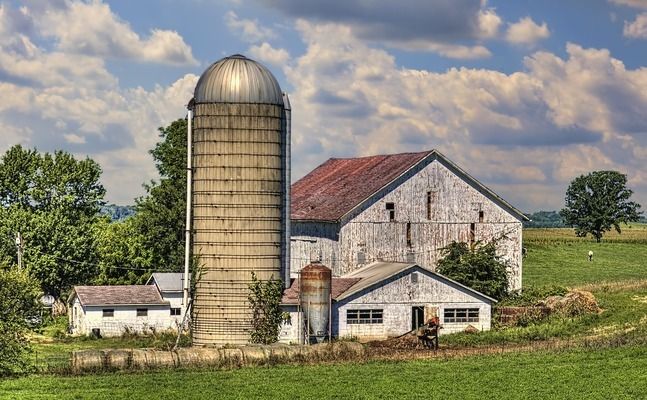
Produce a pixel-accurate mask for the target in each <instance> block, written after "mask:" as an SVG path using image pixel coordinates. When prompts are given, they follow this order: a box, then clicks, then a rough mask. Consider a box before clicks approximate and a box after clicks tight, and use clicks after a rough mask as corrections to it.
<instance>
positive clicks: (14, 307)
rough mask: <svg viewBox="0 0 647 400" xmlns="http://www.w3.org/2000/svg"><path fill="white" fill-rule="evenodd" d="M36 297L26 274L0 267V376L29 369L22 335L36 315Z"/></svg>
mask: <svg viewBox="0 0 647 400" xmlns="http://www.w3.org/2000/svg"><path fill="white" fill-rule="evenodd" d="M40 296H41V292H40V289H39V287H38V283H37V282H36V281H35V280H34V279H33V278H31V277H30V276H29V275H28V274H27V273H25V272H24V271H19V270H18V269H16V268H13V269H2V268H1V267H0V310H2V311H1V312H0V376H4V375H10V374H14V373H19V372H25V371H26V370H27V369H28V368H29V360H28V359H27V354H28V353H29V351H30V348H29V342H28V341H27V337H26V333H27V330H28V329H29V325H30V323H31V322H33V321H36V318H37V316H38V315H39V309H40V303H39V298H40Z"/></svg>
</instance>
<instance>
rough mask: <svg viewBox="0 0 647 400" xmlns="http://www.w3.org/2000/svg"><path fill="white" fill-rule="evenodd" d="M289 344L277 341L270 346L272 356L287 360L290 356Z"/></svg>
mask: <svg viewBox="0 0 647 400" xmlns="http://www.w3.org/2000/svg"><path fill="white" fill-rule="evenodd" d="M288 348H289V346H288V345H286V344H282V343H275V344H273V345H270V346H269V349H270V357H272V358H273V359H276V360H286V359H288V357H289V356H290V351H289V349H288Z"/></svg>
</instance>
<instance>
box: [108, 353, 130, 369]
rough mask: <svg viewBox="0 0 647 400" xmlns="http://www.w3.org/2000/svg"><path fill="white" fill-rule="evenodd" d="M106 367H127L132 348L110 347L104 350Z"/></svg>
mask: <svg viewBox="0 0 647 400" xmlns="http://www.w3.org/2000/svg"><path fill="white" fill-rule="evenodd" d="M105 353H106V363H105V366H106V368H112V369H128V368H129V367H130V360H131V358H132V350H122V349H111V350H105Z"/></svg>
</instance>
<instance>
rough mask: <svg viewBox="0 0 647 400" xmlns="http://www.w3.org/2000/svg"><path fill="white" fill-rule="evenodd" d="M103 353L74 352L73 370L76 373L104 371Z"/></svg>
mask: <svg viewBox="0 0 647 400" xmlns="http://www.w3.org/2000/svg"><path fill="white" fill-rule="evenodd" d="M104 359H105V358H104V355H103V352H102V351H100V350H77V351H73V352H72V370H73V371H75V372H82V371H97V370H100V369H103V367H104V366H103V362H104Z"/></svg>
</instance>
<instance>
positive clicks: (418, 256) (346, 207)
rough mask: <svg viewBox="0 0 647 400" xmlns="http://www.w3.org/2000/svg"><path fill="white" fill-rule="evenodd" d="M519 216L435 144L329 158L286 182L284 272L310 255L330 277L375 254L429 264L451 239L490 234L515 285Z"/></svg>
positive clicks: (519, 255) (384, 258)
mask: <svg viewBox="0 0 647 400" xmlns="http://www.w3.org/2000/svg"><path fill="white" fill-rule="evenodd" d="M524 220H527V217H526V216H525V215H524V214H523V213H522V212H521V211H519V210H517V209H516V208H515V207H513V206H512V205H510V204H509V203H508V202H506V201H505V200H504V199H502V198H501V197H500V196H498V195H497V194H495V193H494V192H493V191H492V190H490V189H488V188H487V187H486V186H485V185H483V184H482V183H480V182H479V181H477V180H476V179H475V178H473V177H472V176H471V175H469V174H468V173H467V172H465V171H464V170H462V169H461V168H460V167H459V166H457V165H456V164H454V163H453V162H452V161H450V160H449V159H448V158H447V157H445V156H444V155H443V154H441V153H440V152H439V151H437V150H430V151H424V152H417V153H401V154H390V155H377V156H369V157H360V158H331V159H329V160H328V161H326V162H324V163H323V164H321V165H320V166H318V167H317V168H315V169H314V170H313V171H312V172H310V173H309V174H307V175H306V176H304V177H303V178H301V179H300V180H298V181H297V182H295V183H294V184H293V185H292V194H291V236H290V239H291V246H290V248H291V251H290V254H291V257H290V260H291V262H290V271H291V277H292V278H297V277H298V275H299V271H300V270H301V268H303V267H304V266H305V265H307V264H308V263H309V262H310V261H312V260H318V261H320V262H321V263H323V264H325V265H327V266H329V267H330V268H331V269H332V273H333V276H334V277H341V276H349V274H351V273H352V272H354V271H355V270H359V269H362V268H363V267H365V266H367V265H369V264H371V263H374V262H377V261H385V262H391V263H408V264H415V265H418V266H419V267H420V268H423V269H424V270H427V271H435V269H436V261H437V260H438V258H439V253H440V251H439V250H440V249H441V248H443V247H445V246H447V245H448V244H450V243H451V242H452V241H459V242H467V243H476V242H478V241H482V242H488V241H491V240H494V239H496V240H497V252H498V253H499V255H500V256H502V257H503V258H505V259H506V260H507V261H508V262H509V264H510V266H511V267H510V270H509V271H508V276H509V283H510V288H511V289H513V290H518V289H521V277H522V221H524ZM342 325H343V324H342ZM340 329H341V325H340Z"/></svg>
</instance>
